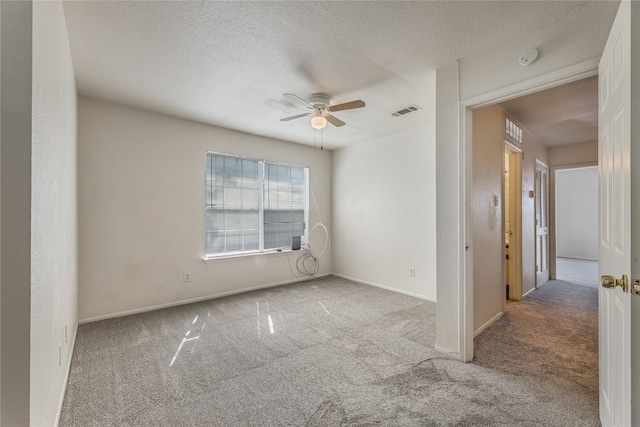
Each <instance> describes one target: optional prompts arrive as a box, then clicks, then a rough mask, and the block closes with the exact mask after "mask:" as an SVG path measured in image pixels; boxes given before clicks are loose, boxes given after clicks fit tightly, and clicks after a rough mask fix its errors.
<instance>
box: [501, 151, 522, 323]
mask: <svg viewBox="0 0 640 427" xmlns="http://www.w3.org/2000/svg"><path fill="white" fill-rule="evenodd" d="M504 151H505V152H507V151H509V156H510V157H511V156H513V160H514V162H513V163H514V166H515V167H514V168H513V171H512V170H511V168H509V181H511V182H513V183H514V185H513V188H512V187H511V184H510V187H509V208H510V209H509V210H511V211H512V212H513V213H514V216H513V218H511V219H513V220H514V225H513V226H512V227H511V228H512V230H514V231H513V234H512V235H511V237H510V238H509V277H508V279H509V297H510V298H509V299H512V300H519V299H522V147H519V146H517V145H515V144H513V143H511V142H510V141H506V140H505V142H504ZM503 157H504V156H503ZM512 173H513V175H515V177H514V178H513V179H511V178H512V175H511V174H512ZM504 193H505V189H504V185H503V188H502V200H505V194H504ZM502 205H503V213H502V226H503V227H504V219H505V218H506V216H507V212H505V210H504V205H505V203H503V204H502ZM505 231H506V230H504V229H503V232H502V236H503V237H502V239H503V240H502V248H503V254H502V259H503V263H504V262H505V259H506V233H505ZM514 266H515V268H514ZM505 270H506V269H505V268H504V266H503V268H502V271H505ZM505 275H506V273H505ZM506 279H507V278H506V277H505V283H506ZM505 292H506V290H505ZM504 308H506V295H505V298H503V311H504Z"/></svg>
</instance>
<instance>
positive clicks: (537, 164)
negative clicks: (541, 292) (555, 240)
mask: <svg viewBox="0 0 640 427" xmlns="http://www.w3.org/2000/svg"><path fill="white" fill-rule="evenodd" d="M539 170H541V171H545V172H546V175H547V179H546V180H545V182H544V186H545V188H544V191H543V193H544V198H543V199H542V201H543V202H542V203H543V208H544V210H546V211H547V212H546V215H547V216H546V218H547V281H548V280H549V277H550V273H551V261H550V258H551V249H550V246H551V243H550V241H549V240H550V237H549V224H550V222H551V221H550V218H549V216H550V215H549V187H550V186H551V178H549V174H550V168H549V165H547V163H545V162H543V161H542V160H540V159H538V158H536V162H535V167H534V178H533V180H534V188H535V187H536V186H537V185H538V184H537V183H536V182H535V181H536V180H537V179H538V178H537V176H538V171H539ZM541 185H542V184H541ZM534 197H535V200H534V208H533V209H534V214H533V217H534V220H535V222H536V223H535V228H536V231H535V236H536V280H535V282H534V287H533V289H538V286H540V285H543V284H544V283H546V282H543V283H538V223H537V221H538V218H537V213H538V212H537V209H538V208H537V205H538V200H540V195H539V194H538V192H537V191H535V190H534ZM533 289H532V290H533ZM529 292H531V291H529Z"/></svg>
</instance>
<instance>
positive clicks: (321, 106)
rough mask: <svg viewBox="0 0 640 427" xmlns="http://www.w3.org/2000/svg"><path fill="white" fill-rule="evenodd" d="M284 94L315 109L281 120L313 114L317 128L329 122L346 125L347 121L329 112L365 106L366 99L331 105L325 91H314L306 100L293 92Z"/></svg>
mask: <svg viewBox="0 0 640 427" xmlns="http://www.w3.org/2000/svg"><path fill="white" fill-rule="evenodd" d="M284 96H286V97H287V98H288V99H289V100H291V101H293V102H294V103H295V104H297V105H299V106H301V107H303V108H307V109H309V110H313V111H310V112H308V113H303V114H298V115H296V116H291V117H285V118H284V119H280V121H281V122H288V121H289V120H294V119H299V118H301V117H307V116H310V115H312V114H313V117H312V118H311V126H313V127H314V128H315V129H322V128H324V127H325V126H326V125H327V122H329V123H331V124H332V125H334V126H336V127H340V126H344V125H345V122H343V121H342V120H340V119H338V118H337V117H335V116H332V115H331V114H329V113H334V112H336V111H343V110H352V109H354V108H362V107H364V106H365V103H364V101H362V100H360V99H358V100H357V101H351V102H345V103H343V104H338V105H331V104H330V102H329V101H330V99H329V95H327V94H325V93H314V94H313V95H311V96H310V97H309V101H305V100H304V99H302V98H300V97H299V96H297V95H294V94H292V93H285V94H284Z"/></svg>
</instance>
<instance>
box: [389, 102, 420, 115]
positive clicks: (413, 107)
mask: <svg viewBox="0 0 640 427" xmlns="http://www.w3.org/2000/svg"><path fill="white" fill-rule="evenodd" d="M419 109H420V107H418V106H417V105H415V104H413V105H409V106H408V107H406V108H402V109H400V110H398V111H396V112H394V113H391V116H392V117H400V116H404V115H405V114H409V113H413V112H414V111H418V110H419Z"/></svg>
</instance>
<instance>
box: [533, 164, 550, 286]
mask: <svg viewBox="0 0 640 427" xmlns="http://www.w3.org/2000/svg"><path fill="white" fill-rule="evenodd" d="M548 177H549V169H548V168H547V166H546V165H545V164H544V163H542V162H540V161H536V190H535V196H536V200H535V204H536V287H538V286H540V285H542V284H543V283H545V282H546V281H547V280H549V208H548V205H549V203H548V200H549V199H548V196H547V190H548V188H549V178H548Z"/></svg>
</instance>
